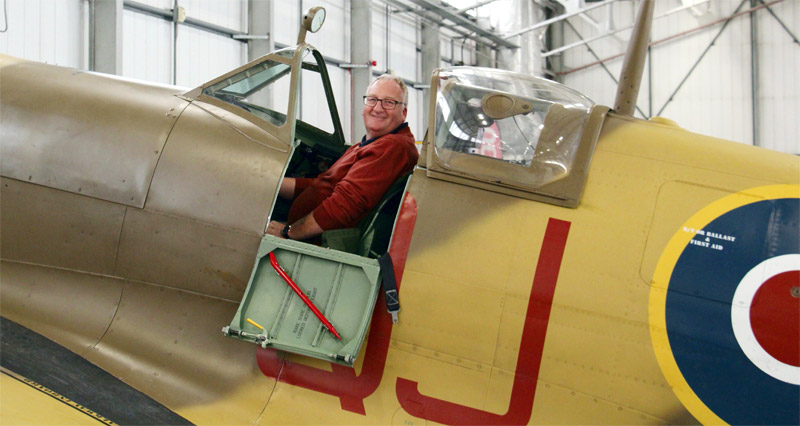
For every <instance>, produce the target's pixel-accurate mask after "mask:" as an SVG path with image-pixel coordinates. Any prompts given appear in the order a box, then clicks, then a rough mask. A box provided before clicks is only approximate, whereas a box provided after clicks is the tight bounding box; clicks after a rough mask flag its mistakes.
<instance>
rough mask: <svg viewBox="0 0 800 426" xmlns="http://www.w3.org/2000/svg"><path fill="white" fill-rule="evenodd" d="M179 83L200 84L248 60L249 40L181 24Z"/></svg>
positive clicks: (178, 56) (177, 81)
mask: <svg viewBox="0 0 800 426" xmlns="http://www.w3.org/2000/svg"><path fill="white" fill-rule="evenodd" d="M177 52H178V55H177V58H178V60H177V62H178V66H177V73H176V75H177V79H176V84H177V85H178V86H186V87H196V86H199V85H201V84H203V83H205V82H207V81H209V80H211V79H212V78H214V77H217V76H219V75H221V74H223V73H226V72H228V71H230V70H232V69H234V68H237V67H239V66H241V65H242V64H243V63H244V60H243V58H244V56H245V55H244V52H245V44H244V43H242V42H239V41H237V40H234V39H232V38H228V37H223V36H220V35H217V34H212V33H210V32H207V31H203V30H199V29H196V28H193V27H189V26H180V27H179V28H178V50H177Z"/></svg>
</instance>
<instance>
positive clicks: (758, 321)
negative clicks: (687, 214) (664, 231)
mask: <svg viewBox="0 0 800 426" xmlns="http://www.w3.org/2000/svg"><path fill="white" fill-rule="evenodd" d="M650 325H651V327H650V329H651V338H652V340H653V347H654V349H655V352H656V356H657V358H658V362H659V365H660V367H661V369H662V371H663V373H664V375H665V377H666V379H667V381H668V382H669V383H670V386H671V387H672V389H673V390H674V391H675V393H676V395H677V396H678V398H679V399H680V400H681V402H682V403H683V404H684V406H686V408H687V409H688V410H689V411H690V412H691V413H692V414H693V415H694V416H695V417H696V418H697V419H698V420H700V421H701V422H703V423H705V424H724V423H727V424H800V403H798V401H800V186H798V185H779V186H769V187H760V188H755V189H751V190H748V191H745V192H742V193H737V194H732V195H730V196H727V197H725V198H723V199H721V200H719V201H717V202H714V203H712V204H710V205H708V206H706V207H705V208H703V209H702V210H701V211H700V212H698V213H697V214H695V215H694V216H692V218H690V219H689V220H688V221H687V222H686V223H685V224H684V225H683V226H682V227H681V229H680V230H679V231H678V232H677V233H676V234H675V235H674V236H673V238H672V239H671V240H670V242H669V243H668V245H667V247H666V248H665V250H664V252H663V253H662V255H661V259H660V260H659V263H658V266H657V267H656V272H655V275H654V277H653V285H652V288H651V291H650Z"/></svg>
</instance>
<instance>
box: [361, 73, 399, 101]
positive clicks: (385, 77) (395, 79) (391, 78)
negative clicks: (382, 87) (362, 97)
mask: <svg viewBox="0 0 800 426" xmlns="http://www.w3.org/2000/svg"><path fill="white" fill-rule="evenodd" d="M380 80H389V81H393V82H395V83H396V84H397V85H398V86H400V89H402V90H403V103H404V104H406V105H408V87H406V83H405V82H404V81H403V79H402V78H400V77H398V76H395V75H391V74H383V75H380V76H378V78H376V79H375V80H373V81H372V83H370V84H369V86H367V92H369V88H370V87H372V85H373V84H375V83H377V82H378V81H380ZM365 94H366V93H365Z"/></svg>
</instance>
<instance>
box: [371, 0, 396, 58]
mask: <svg viewBox="0 0 800 426" xmlns="http://www.w3.org/2000/svg"><path fill="white" fill-rule="evenodd" d="M390 25H391V24H390ZM371 41H372V50H371V52H370V53H371V56H372V60H374V61H375V62H376V63H377V65H375V69H378V70H385V69H386V68H387V64H388V63H389V58H388V57H387V55H386V8H385V7H384V5H383V4H382V3H378V2H374V3H373V6H372V40H371Z"/></svg>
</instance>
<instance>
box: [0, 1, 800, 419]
mask: <svg viewBox="0 0 800 426" xmlns="http://www.w3.org/2000/svg"><path fill="white" fill-rule="evenodd" d="M651 6H652V2H650V1H645V2H643V9H642V10H643V11H644V12H643V13H640V16H643V17H644V18H641V17H640V19H641V21H640V22H644V23H646V22H647V19H646V17H647V16H648V15H652V12H651V11H652V9H650V13H649V14H648V12H647V9H648V7H651ZM322 21H324V10H322V9H314V10H312V11H311V12H309V13H308V14H307V15H306V16H305V17H304V22H303V26H302V29H301V35H300V37H299V40H298V44H297V45H296V46H293V47H289V48H286V49H282V50H279V51H276V52H274V53H271V54H268V55H266V56H264V57H262V58H260V59H257V60H255V61H253V62H251V63H249V64H247V65H244V66H243V67H241V68H239V69H236V70H233V71H231V72H229V73H227V74H225V75H223V76H220V77H219V78H216V79H214V80H212V81H210V82H208V83H206V84H204V85H202V86H200V87H198V88H196V89H193V90H190V91H188V92H187V91H184V90H180V89H177V88H173V87H167V86H158V85H153V84H147V83H142V82H133V81H129V80H126V79H121V78H118V77H114V76H109V75H102V74H97V73H92V72H84V71H79V70H75V69H69V68H63V67H58V66H51V65H44V64H40V63H35V62H29V61H24V60H20V59H16V58H12V57H8V56H0V88H1V91H0V103H1V105H0V122H1V123H2V126H1V127H0V143H1V144H2V153H1V154H2V160H0V161H1V163H0V164H1V165H2V181H0V190H1V192H0V201H1V202H0V220H1V221H0V236H1V237H2V239H1V243H2V245H0V255H1V256H2V263H1V264H0V266H1V268H0V279H1V280H2V283H1V284H0V303H1V305H0V312H2V352H0V365H2V373H3V374H2V375H0V379H2V382H0V385H1V386H0V390H1V391H0V395H1V396H2V399H0V403H2V405H1V406H0V423H4V424H5V423H15V424H19V423H38V424H45V423H71V424H97V423H98V422H99V423H106V424H113V423H118V424H186V423H194V424H259V425H262V424H263V425H267V424H350V425H353V424H396V425H403V424H405V425H411V424H449V425H456V424H480V425H494V424H498V425H500V424H515V425H516V424H519V425H522V424H612V423H614V424H686V423H696V422H701V423H704V424H726V423H727V424H798V423H800V404H798V401H800V346H798V341H800V326H799V325H798V324H800V241H798V239H799V238H800V224H799V222H800V208H799V207H800V159H798V158H797V157H794V156H791V155H788V154H781V153H777V152H772V151H768V150H765V149H760V148H755V147H751V146H745V145H742V144H738V143H733V142H728V141H724V140H720V139H715V138H713V137H707V136H702V135H698V134H694V133H691V132H689V131H687V130H684V129H682V128H680V127H679V126H678V125H676V124H675V123H674V122H672V121H670V120H668V119H665V118H653V119H650V120H642V119H637V118H634V117H632V116H631V114H630V111H631V108H632V104H633V105H635V97H636V96H635V92H636V90H633V94H632V95H631V94H630V93H627V91H628V90H629V89H631V88H632V86H633V84H632V85H631V87H628V86H625V87H622V88H621V89H622V92H623V94H622V95H621V96H620V98H618V100H617V102H616V105H615V109H614V110H612V109H611V108H609V107H605V106H602V105H599V104H595V103H594V102H592V101H591V100H589V99H588V98H586V97H585V96H583V95H581V94H580V93H578V92H576V91H574V90H571V89H569V88H567V87H565V86H562V85H560V84H557V83H554V82H551V81H548V80H544V79H540V78H535V77H532V76H527V75H521V74H516V73H512V72H507V71H501V70H495V69H485V68H474V67H454V68H444V69H438V70H435V71H434V73H433V75H432V78H431V86H430V87H431V95H430V100H429V105H430V118H429V120H428V123H429V125H428V129H427V132H426V135H425V138H424V141H423V144H422V153H421V156H420V161H419V164H418V165H417V167H416V168H415V170H414V171H413V173H411V175H410V176H406V177H404V178H403V179H401V180H400V181H398V182H397V183H396V184H395V185H393V189H391V190H390V191H389V193H387V194H386V195H385V196H384V199H383V200H382V201H381V202H380V203H379V205H378V206H376V208H375V209H374V210H373V211H372V212H370V214H369V215H368V216H367V217H366V218H365V219H364V220H363V221H362V222H361V224H360V225H359V226H358V228H353V229H350V230H339V231H341V232H333V233H332V234H329V235H327V236H324V238H323V240H324V241H325V244H324V245H323V246H317V245H313V244H308V243H303V242H297V241H288V240H283V239H280V238H274V237H271V236H265V235H264V231H265V228H266V225H267V223H268V222H269V220H271V219H280V218H281V217H282V215H283V214H284V212H285V207H286V206H283V205H282V203H281V202H280V201H279V200H277V192H278V188H279V185H280V182H281V180H282V179H283V178H284V177H285V176H314V175H315V174H316V173H319V172H320V170H323V169H324V168H325V166H326V165H327V164H330V163H331V162H332V161H335V159H336V158H337V157H338V156H339V155H340V154H341V153H342V152H343V151H344V149H345V148H346V146H345V142H344V136H343V132H342V126H341V125H340V124H339V114H338V111H337V109H336V100H335V99H334V97H333V95H332V91H331V89H330V82H329V80H328V75H327V71H326V64H325V62H324V60H323V58H322V55H321V54H320V52H319V51H317V50H316V49H315V48H314V47H313V46H311V45H310V44H308V43H306V42H305V34H306V32H307V31H308V32H315V31H317V30H319V27H320V26H321V25H322ZM641 27H642V28H646V27H647V25H646V24H641ZM642 31H643V30H642ZM642 31H640V33H641V32H642ZM638 39H639V40H642V39H646V37H642V35H641V34H639V37H638ZM640 44H641V43H640ZM632 45H633V46H634V47H633V48H631V51H630V53H629V59H630V63H631V64H632V68H630V69H635V68H636V63H637V62H638V63H641V61H637V60H636V57H637V55H639V54H637V53H636V52H637V49H636V43H632ZM640 50H641V49H640ZM639 56H641V55H639ZM626 62H627V61H626ZM634 74H635V73H634ZM301 80H302V81H304V82H309V81H312V82H313V84H314V86H312V85H311V84H309V85H308V86H307V87H321V88H322V91H321V93H319V95H318V96H319V99H320V101H321V102H320V108H321V109H322V108H326V109H327V110H328V111H329V113H330V117H331V121H332V123H333V126H332V128H333V129H332V131H331V130H324V129H320V128H317V127H315V126H314V125H312V124H309V123H306V122H304V121H302V120H300V119H298V116H297V110H298V106H297V105H298V93H299V89H298V88H299V86H300V82H301ZM621 80H623V79H621ZM633 80H636V78H635V77H634V78H630V79H628V80H627V81H633ZM626 84H627V83H626ZM626 93H627V94H626ZM326 105H327V106H326ZM387 253H388V255H387ZM273 258H274V259H275V264H272V262H271V260H272V259H273ZM380 259H384V260H386V259H389V260H390V261H391V262H390V265H389V266H386V262H384V261H379V260H380ZM275 265H277V266H275ZM279 269H280V270H283V271H285V273H286V274H287V275H288V276H289V277H290V278H291V279H293V280H294V281H295V282H296V284H297V285H298V286H299V287H300V289H301V290H300V291H301V292H302V293H304V294H305V295H307V297H308V298H309V299H310V300H311V302H313V304H314V305H315V306H317V307H318V308H319V310H320V311H321V314H322V315H323V316H324V317H325V318H326V319H328V320H330V322H331V323H332V325H334V326H335V327H336V329H338V331H339V333H340V334H341V339H337V338H336V337H335V336H333V335H332V333H330V332H329V331H328V329H327V328H326V327H324V325H323V324H322V322H321V321H320V320H319V319H318V318H317V317H316V316H315V315H311V314H310V308H309V305H308V304H306V303H304V302H303V301H302V300H301V298H300V297H298V294H296V293H294V292H293V291H292V290H291V289H290V287H289V286H288V285H287V284H286V283H285V282H284V280H283V279H282V278H281V277H280V276H279V275H278V274H277V273H276V271H277V270H279ZM391 281H394V282H395V283H396V286H397V288H398V293H397V294H398V295H399V302H400V304H401V309H400V311H399V313H397V312H395V315H396V319H397V321H396V322H395V321H394V320H393V315H390V314H389V313H388V312H387V309H386V308H385V306H386V305H385V302H384V300H385V296H384V293H385V292H384V291H382V290H381V288H382V286H385V285H386V284H387V283H388V282H391ZM389 293H391V288H390V290H389ZM390 299H391V298H390ZM394 299H395V300H396V299H398V298H397V297H395V298H394Z"/></svg>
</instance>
